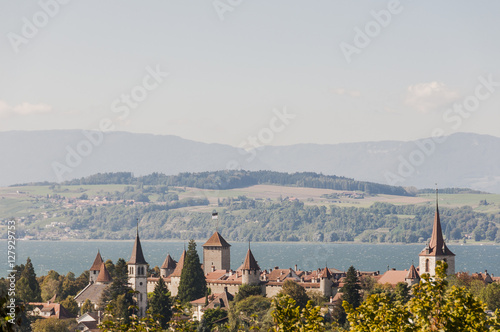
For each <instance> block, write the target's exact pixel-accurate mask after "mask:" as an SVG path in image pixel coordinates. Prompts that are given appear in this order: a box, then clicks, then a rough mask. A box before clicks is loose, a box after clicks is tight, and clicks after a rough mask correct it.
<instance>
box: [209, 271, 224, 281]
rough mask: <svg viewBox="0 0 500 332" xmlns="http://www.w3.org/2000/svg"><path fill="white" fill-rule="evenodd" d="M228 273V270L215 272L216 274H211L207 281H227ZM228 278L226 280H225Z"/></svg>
mask: <svg viewBox="0 0 500 332" xmlns="http://www.w3.org/2000/svg"><path fill="white" fill-rule="evenodd" d="M227 274H228V273H227V271H226V270H215V271H214V272H209V273H208V274H207V275H206V276H205V279H207V281H209V280H227V276H226V275H227ZM224 277H226V278H224Z"/></svg>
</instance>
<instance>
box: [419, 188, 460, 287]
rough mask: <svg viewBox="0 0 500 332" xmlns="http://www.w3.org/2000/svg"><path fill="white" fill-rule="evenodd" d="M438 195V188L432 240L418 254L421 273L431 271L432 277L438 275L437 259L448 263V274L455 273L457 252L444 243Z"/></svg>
mask: <svg viewBox="0 0 500 332" xmlns="http://www.w3.org/2000/svg"><path fill="white" fill-rule="evenodd" d="M437 195H438V191H437V189H436V213H435V215H434V226H433V229H432V236H431V240H430V242H429V245H428V246H427V247H425V248H424V250H422V251H421V252H420V254H419V255H418V256H419V267H420V273H429V274H430V276H431V277H433V276H435V275H436V263H437V261H445V262H446V263H448V269H447V270H446V273H447V274H448V275H451V274H455V254H454V253H452V252H451V250H450V249H448V247H447V246H446V244H445V243H444V239H443V231H442V229H441V220H440V218H439V208H438V199H437V197H438V196H437Z"/></svg>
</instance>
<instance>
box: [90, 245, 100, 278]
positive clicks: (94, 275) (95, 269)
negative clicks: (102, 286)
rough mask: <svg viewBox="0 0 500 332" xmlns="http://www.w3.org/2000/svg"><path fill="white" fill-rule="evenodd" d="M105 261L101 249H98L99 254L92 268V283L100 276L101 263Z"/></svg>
mask: <svg viewBox="0 0 500 332" xmlns="http://www.w3.org/2000/svg"><path fill="white" fill-rule="evenodd" d="M102 263H103V261H102V257H101V253H100V252H99V250H97V255H96V256H95V259H94V264H92V267H91V268H90V271H89V272H90V276H89V277H90V280H89V281H90V283H91V284H92V283H94V282H96V280H97V278H98V276H99V271H100V270H101V264H102Z"/></svg>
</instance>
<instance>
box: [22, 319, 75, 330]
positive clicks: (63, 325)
mask: <svg viewBox="0 0 500 332" xmlns="http://www.w3.org/2000/svg"><path fill="white" fill-rule="evenodd" d="M31 326H32V330H33V332H68V331H74V329H75V328H76V321H75V320H74V319H57V318H47V319H39V320H37V321H36V322H34V323H33V324H31Z"/></svg>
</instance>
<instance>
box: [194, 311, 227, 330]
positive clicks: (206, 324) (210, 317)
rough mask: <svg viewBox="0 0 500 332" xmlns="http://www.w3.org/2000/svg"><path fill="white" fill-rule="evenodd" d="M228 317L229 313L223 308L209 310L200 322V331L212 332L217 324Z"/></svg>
mask: <svg viewBox="0 0 500 332" xmlns="http://www.w3.org/2000/svg"><path fill="white" fill-rule="evenodd" d="M226 317H227V311H225V310H222V309H221V308H217V309H207V310H205V312H204V314H203V317H202V319H201V322H200V328H199V329H198V331H201V332H205V331H206V332H209V331H212V328H213V327H214V325H215V323H216V322H217V321H219V320H221V319H223V318H226Z"/></svg>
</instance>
